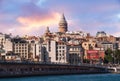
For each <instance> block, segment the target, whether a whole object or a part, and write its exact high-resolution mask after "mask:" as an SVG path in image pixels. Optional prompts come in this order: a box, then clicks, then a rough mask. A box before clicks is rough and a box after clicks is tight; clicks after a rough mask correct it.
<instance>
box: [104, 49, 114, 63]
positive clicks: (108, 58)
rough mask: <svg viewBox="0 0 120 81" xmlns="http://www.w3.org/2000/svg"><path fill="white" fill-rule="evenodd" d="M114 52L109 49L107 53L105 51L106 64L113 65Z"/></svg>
mask: <svg viewBox="0 0 120 81" xmlns="http://www.w3.org/2000/svg"><path fill="white" fill-rule="evenodd" d="M112 54H113V51H112V50H111V49H110V48H108V49H107V50H106V51H105V57H104V63H113V56H112Z"/></svg>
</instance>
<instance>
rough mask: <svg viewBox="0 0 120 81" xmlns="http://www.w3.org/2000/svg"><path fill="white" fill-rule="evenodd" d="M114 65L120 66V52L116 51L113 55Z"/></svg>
mask: <svg viewBox="0 0 120 81" xmlns="http://www.w3.org/2000/svg"><path fill="white" fill-rule="evenodd" d="M113 57H114V63H117V64H120V50H119V49H116V50H115V51H114V54H113Z"/></svg>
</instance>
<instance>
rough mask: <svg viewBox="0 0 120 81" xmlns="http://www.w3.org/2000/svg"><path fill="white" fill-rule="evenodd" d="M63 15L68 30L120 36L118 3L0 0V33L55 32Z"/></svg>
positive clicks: (108, 0)
mask: <svg viewBox="0 0 120 81" xmlns="http://www.w3.org/2000/svg"><path fill="white" fill-rule="evenodd" d="M63 13H64V15H65V17H66V20H67V22H68V30H69V31H83V32H87V33H90V34H91V35H96V33H97V31H105V32H106V33H107V34H111V35H114V36H117V37H120V0H0V32H2V33H7V34H9V33H12V34H13V35H21V36H24V35H35V36H40V35H42V34H44V32H45V30H46V28H47V26H48V27H49V29H50V31H51V32H57V31H58V23H59V21H60V17H61V15H62V14H63Z"/></svg>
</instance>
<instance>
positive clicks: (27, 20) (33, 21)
mask: <svg viewBox="0 0 120 81" xmlns="http://www.w3.org/2000/svg"><path fill="white" fill-rule="evenodd" d="M40 16H41V15H35V16H34V15H33V16H30V17H18V18H17V21H18V22H19V23H21V24H22V25H23V26H26V28H25V29H28V30H32V29H34V28H40V27H41V26H43V27H44V26H52V25H55V24H58V22H59V19H60V14H59V13H52V14H50V15H47V16H42V17H40Z"/></svg>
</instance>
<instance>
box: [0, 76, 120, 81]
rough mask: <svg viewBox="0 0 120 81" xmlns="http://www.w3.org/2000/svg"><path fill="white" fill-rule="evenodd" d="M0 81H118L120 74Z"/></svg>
mask: <svg viewBox="0 0 120 81" xmlns="http://www.w3.org/2000/svg"><path fill="white" fill-rule="evenodd" d="M0 81H120V74H88V75H87V74H86V75H59V76H34V77H21V78H2V79H0Z"/></svg>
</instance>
